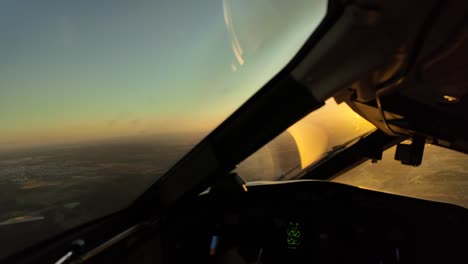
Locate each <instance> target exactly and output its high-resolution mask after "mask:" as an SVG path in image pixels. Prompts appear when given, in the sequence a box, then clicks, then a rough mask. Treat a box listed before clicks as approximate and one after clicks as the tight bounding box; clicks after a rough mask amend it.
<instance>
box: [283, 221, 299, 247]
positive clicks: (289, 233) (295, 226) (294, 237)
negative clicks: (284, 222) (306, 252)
mask: <svg viewBox="0 0 468 264" xmlns="http://www.w3.org/2000/svg"><path fill="white" fill-rule="evenodd" d="M301 240H302V232H301V224H300V223H298V222H289V224H288V227H287V229H286V244H287V246H288V248H289V249H297V248H298V247H299V246H300V245H301Z"/></svg>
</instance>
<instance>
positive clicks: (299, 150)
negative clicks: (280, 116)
mask: <svg viewBox="0 0 468 264" xmlns="http://www.w3.org/2000/svg"><path fill="white" fill-rule="evenodd" d="M373 130H375V126H374V125H372V124H371V123H369V122H368V121H367V120H365V119H364V118H362V117H361V116H359V115H358V114H356V113H355V112H354V111H353V110H352V109H351V108H350V107H349V106H348V105H346V104H345V103H341V104H336V102H335V101H334V99H329V100H327V101H326V102H325V106H323V107H322V108H320V109H318V110H316V111H315V112H313V113H311V114H309V115H308V116H306V117H304V118H303V119H301V120H300V121H298V122H297V123H296V124H294V125H292V126H291V127H289V128H288V129H287V131H285V132H283V133H282V134H281V135H280V136H278V137H277V138H275V139H274V140H272V141H271V142H269V143H268V144H267V145H265V146H264V147H263V148H261V149H260V150H258V151H257V152H256V153H255V154H253V155H251V156H250V157H249V158H247V159H246V160H244V161H243V162H241V163H240V164H239V165H238V167H237V169H236V171H237V172H238V173H239V174H240V175H241V176H242V177H244V178H246V179H247V180H248V181H262V180H288V179H293V178H294V176H296V175H297V174H298V173H299V172H300V171H301V170H302V169H304V168H306V167H307V166H309V165H311V164H312V163H314V162H316V161H318V160H320V158H321V157H322V155H324V154H325V153H326V152H328V151H330V150H332V149H333V147H335V146H338V145H341V144H344V143H346V142H348V141H349V140H352V139H355V138H357V137H359V136H362V135H364V134H367V133H369V132H370V131H373Z"/></svg>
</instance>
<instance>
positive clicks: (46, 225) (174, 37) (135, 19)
mask: <svg viewBox="0 0 468 264" xmlns="http://www.w3.org/2000/svg"><path fill="white" fill-rule="evenodd" d="M326 9H327V2H326V1H306V0H300V1H294V2H286V1H282V0H273V1H271V0H270V1H267V0H261V1H254V2H252V1H245V0H243V1H230V0H202V1H192V0H190V1H188V0H187V1H173V0H170V1H169V0H161V1H156V0H155V1H151V0H136V1H122V0H80V1H71V0H67V1H56V0H43V1H37V0H18V1H0V36H1V39H2V41H1V43H0V57H1V58H2V59H1V61H0V121H1V129H0V244H1V245H2V250H1V251H0V258H1V257H3V256H4V255H8V254H11V253H12V252H14V251H16V250H18V249H21V248H24V247H27V246H30V245H32V244H34V243H36V242H38V241H40V240H42V239H45V238H47V237H50V236H52V235H54V234H58V233H60V232H62V231H64V230H67V229H69V228H71V227H75V226H77V225H80V224H83V223H86V222H88V221H90V220H93V219H96V218H98V217H102V216H104V215H106V214H109V213H112V212H115V211H116V210H119V209H122V208H124V207H125V206H127V205H128V204H129V203H131V202H132V201H133V200H134V199H135V198H136V197H137V196H138V195H141V193H142V192H143V191H144V190H146V189H147V188H148V187H149V186H150V185H151V184H152V183H154V182H155V181H156V180H157V179H158V177H159V176H161V175H162V174H164V173H165V172H166V171H167V170H168V169H169V168H170V167H171V166H172V165H174V164H175V162H177V161H178V160H179V159H180V158H181V157H182V156H184V155H185V154H186V153H187V152H188V151H189V150H190V149H191V148H192V147H193V146H194V145H195V144H196V143H197V142H199V141H200V140H201V139H202V138H203V137H205V136H206V135H207V134H208V133H209V132H210V131H211V130H213V129H214V128H215V127H216V126H218V125H219V124H220V123H221V122H222V121H223V120H224V119H226V118H227V117H228V116H229V115H230V114H231V113H233V112H234V111H235V110H236V109H237V108H238V107H239V106H240V105H242V103H244V102H245V101H246V100H247V99H248V98H249V97H250V96H252V94H254V93H255V92H256V91H257V90H259V89H260V88H261V87H262V86H263V85H264V84H265V83H266V82H267V81H269V80H270V79H271V78H272V77H274V76H275V75H276V74H277V73H278V72H279V71H280V70H281V69H283V68H284V66H285V65H286V64H287V63H288V62H289V61H290V60H291V59H292V58H293V56H294V55H295V54H296V53H297V52H298V50H299V49H300V48H301V47H302V45H303V44H304V42H305V41H306V40H307V39H308V38H309V37H310V35H311V34H312V33H313V32H314V30H315V29H316V28H317V26H318V25H319V23H320V22H321V21H322V19H323V18H324V16H325V14H326V11H327V10H326ZM11 237H16V238H17V239H15V240H13V241H12V240H11V239H10V238H11Z"/></svg>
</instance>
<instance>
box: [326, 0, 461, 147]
mask: <svg viewBox="0 0 468 264" xmlns="http://www.w3.org/2000/svg"><path fill="white" fill-rule="evenodd" d="M432 2H434V3H433V5H420V3H419V2H410V3H408V5H420V6H419V9H418V8H408V9H406V8H400V9H395V8H394V7H395V6H394V5H388V7H385V5H386V4H385V3H381V5H380V6H379V7H378V8H376V9H375V10H372V8H369V7H366V8H367V11H366V12H367V16H368V20H375V21H376V22H375V23H376V24H379V23H381V24H382V25H383V24H385V23H393V24H392V25H393V26H382V28H387V29H389V31H388V32H389V33H388V34H386V36H390V34H392V33H390V32H396V31H392V29H395V27H394V26H395V25H397V27H398V29H399V30H400V31H399V32H398V34H399V36H400V37H401V39H403V42H401V43H400V44H398V45H396V46H394V47H393V52H391V53H390V54H392V55H390V56H389V57H388V58H387V59H388V63H386V64H383V65H381V66H379V67H376V68H374V69H373V70H371V71H369V72H368V73H367V74H364V75H363V77H362V78H360V79H359V80H356V81H354V82H353V83H352V84H351V85H350V88H349V89H348V90H345V91H340V92H339V93H338V94H335V98H336V99H338V100H342V101H346V102H347V103H348V104H349V105H350V106H351V107H352V108H353V109H354V110H355V111H357V112H358V113H360V114H361V115H362V116H364V117H365V118H367V119H368V120H369V121H371V122H372V123H373V124H374V125H376V126H377V127H378V128H379V129H381V130H383V131H385V132H386V133H388V134H390V135H401V134H403V135H409V136H413V135H417V136H421V137H423V138H425V139H426V141H427V142H431V143H432V144H436V145H440V146H444V147H449V148H452V149H455V150H458V151H462V152H465V153H467V152H468V125H467V124H468V102H467V100H468V95H467V94H468V75H467V74H466V73H467V72H468V66H467V65H466V61H467V59H468V42H467V36H468V34H467V33H468V19H467V16H466V14H467V5H466V3H464V2H460V1H432ZM425 3H426V2H425ZM416 10H417V11H416ZM414 12H421V14H420V15H417V16H416V15H415V14H414ZM381 17H382V21H381V22H378V20H379V19H380V18H381ZM415 17H418V18H423V19H419V21H418V20H417V19H416V18H415ZM396 21H399V23H395V22H396ZM402 28H406V30H401V29H402ZM383 51H384V49H382V52H383Z"/></svg>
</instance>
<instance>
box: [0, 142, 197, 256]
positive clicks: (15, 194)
mask: <svg viewBox="0 0 468 264" xmlns="http://www.w3.org/2000/svg"><path fill="white" fill-rule="evenodd" d="M198 140H200V137H199V136H191V137H181V138H169V139H167V138H165V139H151V138H145V139H137V140H123V141H109V142H95V143H88V144H71V145H64V146H53V147H42V148H33V149H21V150H10V151H2V152H0V245H2V249H1V250H0V258H2V257H4V256H6V255H8V254H10V253H12V252H15V251H17V250H19V249H22V248H24V247H26V246H29V245H32V244H34V243H35V242H38V241H40V240H42V239H44V238H48V237H50V236H52V235H54V234H57V233H60V232H61V231H63V230H65V229H69V228H71V227H75V226H77V225H79V224H82V223H85V222H87V221H90V220H93V219H96V218H99V217H102V216H105V215H107V214H109V213H113V212H115V211H117V210H119V209H122V208H124V207H125V206H127V205H129V204H130V203H131V202H132V201H133V200H134V199H135V198H137V197H138V196H139V195H140V194H141V193H143V192H144V190H146V189H147V188H148V187H149V186H150V185H151V184H152V183H154V182H155V181H156V180H157V179H158V178H159V177H160V176H161V175H162V174H163V173H164V172H165V171H167V170H168V169H169V168H170V167H171V166H172V165H174V164H175V163H176V162H177V160H179V159H180V158H181V157H182V156H183V155H184V154H186V153H187V152H188V151H189V150H190V149H191V148H192V147H193V145H194V144H195V143H196V142H197V141H198ZM19 219H20V220H21V219H30V220H33V221H27V222H21V221H18V220H19ZM12 222H16V223H12Z"/></svg>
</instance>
